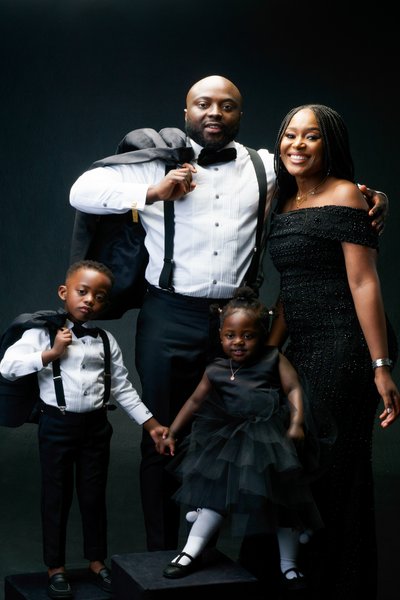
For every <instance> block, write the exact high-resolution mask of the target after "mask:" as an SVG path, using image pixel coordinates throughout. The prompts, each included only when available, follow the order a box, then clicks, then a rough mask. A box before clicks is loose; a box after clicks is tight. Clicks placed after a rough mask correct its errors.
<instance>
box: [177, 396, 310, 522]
mask: <svg viewBox="0 0 400 600" xmlns="http://www.w3.org/2000/svg"><path fill="white" fill-rule="evenodd" d="M288 411H289V409H288V406H285V405H282V403H281V399H280V397H279V394H278V393H274V392H271V394H270V395H269V397H268V402H265V397H264V400H263V410H262V411H259V412H258V414H257V415H254V414H228V413H227V412H226V410H224V408H222V407H221V406H218V405H217V404H215V403H212V402H207V403H206V404H205V407H204V410H202V412H201V413H200V414H199V415H198V416H197V417H196V419H195V421H194V423H193V427H192V432H191V434H190V435H188V436H187V437H186V438H185V440H183V442H182V444H181V446H180V447H179V450H178V452H177V454H176V456H175V457H174V458H173V459H172V460H171V463H170V465H169V467H168V469H169V470H170V471H172V472H173V473H174V474H175V476H176V477H178V478H179V480H180V482H181V485H180V487H179V489H178V490H177V492H176V493H175V495H174V499H175V500H176V501H177V502H179V503H181V504H183V505H185V506H188V507H192V508H198V507H199V508H204V507H207V508H211V509H213V510H215V511H217V512H220V513H222V514H224V515H231V516H233V517H235V520H236V522H237V523H241V526H238V527H237V528H236V529H237V533H239V534H242V533H243V529H245V530H247V532H248V524H247V525H246V523H247V521H248V516H249V515H250V514H251V515H253V518H252V519H251V521H252V522H253V523H254V521H256V528H257V532H259V531H261V530H262V531H271V530H275V529H276V527H277V526H293V527H297V528H299V529H308V528H311V529H317V528H320V527H321V526H322V521H321V518H320V515H319V512H318V510H317V508H316V506H315V503H314V500H313V497H312V495H311V492H310V489H309V485H308V474H307V471H306V470H305V469H304V464H303V461H304V459H306V457H305V454H307V453H308V450H305V448H306V447H305V446H303V449H302V451H301V452H300V454H299V452H298V449H297V448H296V446H295V444H294V443H293V441H292V440H290V439H289V438H288V437H287V435H286V427H287V426H286V425H285V424H287V422H288V416H289V414H288ZM306 446H307V444H306ZM311 451H312V452H313V453H314V450H311ZM306 460H307V459H306ZM255 514H257V515H259V518H257V519H254V515H255ZM240 515H241V517H242V518H240V519H239V518H238V517H239V516H240ZM243 517H245V518H244V519H243Z"/></svg>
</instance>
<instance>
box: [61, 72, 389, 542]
mask: <svg viewBox="0 0 400 600" xmlns="http://www.w3.org/2000/svg"><path fill="white" fill-rule="evenodd" d="M241 116H242V96H241V94H240V91H239V90H238V88H237V87H236V86H235V85H234V84H233V83H232V82H231V81H229V80H228V79H226V78H224V77H220V76H216V75H214V76H210V77H206V78H205V79H202V80H200V81H198V82H197V83H195V84H194V85H193V86H192V87H191V88H190V90H189V92H188V95H187V98H186V109H185V123H186V133H187V136H188V143H189V144H190V146H191V148H192V149H193V153H194V158H193V160H191V162H190V163H184V164H183V165H182V166H178V168H176V169H172V170H170V171H169V172H168V173H167V174H165V163H164V162H163V161H161V160H150V161H147V162H142V163H138V164H118V165H113V166H106V167H99V168H94V169H91V170H89V171H87V172H86V173H84V174H83V175H81V177H79V178H78V180H77V181H76V182H75V184H74V185H73V186H72V189H71V196H70V202H71V204H72V206H73V207H75V208H77V209H79V210H80V211H83V212H87V213H95V214H107V213H125V212H127V211H130V210H131V209H135V210H137V211H139V213H140V218H141V221H142V223H143V226H144V228H145V230H146V246H147V249H148V251H149V264H148V267H147V270H146V279H147V281H148V283H149V289H148V292H147V294H146V297H145V299H144V303H143V306H142V308H141V310H140V313H139V316H138V322H137V335H136V367H137V370H138V373H139V376H140V379H141V384H142V390H143V393H142V398H143V402H144V403H145V404H146V405H147V406H148V407H149V409H150V410H151V411H152V413H153V414H154V416H155V417H156V418H157V419H158V420H159V421H160V422H162V423H171V422H172V420H173V419H174V417H175V416H176V414H177V412H178V411H179V409H180V407H181V406H182V404H183V403H184V401H185V400H186V399H187V398H188V397H189V395H190V394H191V393H192V391H193V390H194V388H195V387H196V385H197V383H198V382H199V381H200V378H201V376H202V374H203V371H204V368H205V365H206V363H207V361H208V359H209V357H210V356H212V353H214V352H215V351H216V350H215V347H213V343H216V342H215V341H214V340H215V339H216V335H215V334H217V333H218V323H217V322H216V321H215V319H213V318H212V317H211V316H210V311H209V307H210V304H214V303H216V302H219V303H220V305H221V306H222V305H224V304H225V303H226V302H227V301H228V300H229V299H230V298H232V296H233V293H234V290H235V289H236V288H237V287H238V286H239V285H240V284H242V283H243V281H244V280H245V279H246V272H247V270H248V268H249V266H250V262H251V258H252V255H253V250H254V246H255V235H256V225H257V208H258V203H259V189H258V185H257V179H256V177H255V171H254V167H253V164H252V161H251V159H250V156H249V153H248V152H247V150H246V148H245V147H244V146H243V145H241V144H239V143H238V142H236V141H234V140H235V138H236V136H237V134H238V132H239V124H240V119H241ZM226 148H231V149H233V150H236V158H233V159H232V160H230V162H222V157H221V158H220V159H218V156H217V158H216V162H215V163H212V164H204V163H203V164H201V163H202V157H203V154H202V153H201V151H202V150H203V149H207V150H210V151H215V152H219V151H220V150H222V149H224V150H225V149H226ZM258 154H259V156H260V157H261V159H262V161H263V163H264V166H265V171H266V174H267V181H268V193H267V202H266V214H268V212H269V209H270V205H271V200H272V195H273V188H274V182H275V174H274V168H273V154H270V153H269V152H268V151H267V150H264V149H262V150H259V151H258ZM214 159H215V157H214ZM373 200H374V202H375V204H376V205H377V206H375V207H374V209H373V210H374V212H376V211H377V209H378V208H379V206H380V207H382V206H383V207H385V199H384V197H383V196H380V195H379V194H378V193H375V195H374V197H373ZM163 201H164V202H163ZM169 202H173V203H174V212H175V217H174V220H175V235H174V245H173V282H172V284H173V289H172V288H171V289H170V290H165V289H161V288H160V285H159V277H160V273H161V271H162V267H163V258H164V203H166V204H167V203H169ZM377 226H378V227H379V226H381V224H380V221H379V219H378V223H377ZM153 447H154V444H153V442H152V440H151V438H150V437H149V436H148V435H144V436H143V439H142V445H141V450H142V463H141V470H140V480H141V494H142V505H143V511H144V518H145V525H146V533H147V546H148V549H149V550H169V549H175V548H177V545H178V530H179V511H178V508H177V506H176V505H175V503H174V501H173V500H171V495H172V493H173V491H174V489H175V487H176V482H175V481H174V480H173V479H172V477H171V476H170V475H169V474H168V472H167V471H166V470H165V466H166V464H167V463H166V461H168V458H166V457H164V456H161V455H158V454H157V453H156V452H155V451H154V448H153Z"/></svg>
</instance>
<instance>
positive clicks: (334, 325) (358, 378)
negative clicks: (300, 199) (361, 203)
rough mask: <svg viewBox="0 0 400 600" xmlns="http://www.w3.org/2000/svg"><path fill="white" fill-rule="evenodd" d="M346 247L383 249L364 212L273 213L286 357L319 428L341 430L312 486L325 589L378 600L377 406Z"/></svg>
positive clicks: (344, 596)
mask: <svg viewBox="0 0 400 600" xmlns="http://www.w3.org/2000/svg"><path fill="white" fill-rule="evenodd" d="M342 242H348V243H352V244H361V245H364V246H368V247H371V248H377V246H378V237H377V234H376V232H375V231H374V230H373V229H372V227H371V225H370V221H369V217H368V214H367V212H366V211H364V210H361V209H353V208H349V207H342V206H324V207H318V208H306V209H301V210H297V211H292V212H288V213H282V214H275V215H274V216H273V219H272V224H271V232H270V238H269V252H270V255H271V258H272V261H273V264H274V265H275V267H276V269H277V270H278V272H279V274H280V277H281V299H282V302H283V307H284V315H285V321H286V324H287V328H288V332H289V343H288V347H287V349H286V350H285V354H286V355H287V357H288V358H289V360H291V362H292V363H293V365H294V366H295V367H296V369H297V370H298V371H299V372H300V373H301V374H302V376H303V377H304V380H305V382H306V384H307V386H308V394H309V400H310V405H311V410H312V413H313V416H314V418H315V419H316V421H317V422H318V421H319V423H320V426H321V434H322V436H323V430H324V419H326V418H327V415H328V418H329V421H330V423H335V426H336V428H337V438H336V441H335V443H334V444H333V446H332V448H330V450H329V454H328V456H327V457H326V460H327V465H328V467H327V470H326V472H325V474H324V475H323V476H322V477H321V478H320V479H319V480H318V481H317V482H316V484H315V485H314V486H313V491H314V494H315V498H316V501H317V505H318V506H319V509H320V510H321V515H322V518H323V520H324V522H325V526H326V534H327V546H328V557H327V558H326V559H325V565H324V567H326V566H327V565H329V566H328V571H329V568H331V569H332V570H331V571H330V574H329V572H327V573H326V574H325V575H326V580H325V584H326V583H327V581H329V580H330V578H331V579H332V581H331V582H330V588H329V590H330V591H329V593H331V594H332V595H331V596H329V595H328V596H325V597H326V598H328V597H329V598H332V599H333V598H335V600H339V599H340V600H347V599H348V598H352V597H354V596H355V595H357V594H359V593H361V592H362V591H365V594H366V595H365V596H364V597H365V598H368V599H370V598H371V599H372V598H375V595H374V589H375V586H376V579H375V576H376V562H375V560H376V548H375V530H374V520H373V483H372V468H371V446H372V431H373V424H374V419H375V413H376V408H377V404H378V400H379V398H378V394H377V391H376V388H375V385H374V380H373V370H372V368H371V359H370V354H369V352H368V348H367V345H366V342H365V339H364V336H363V333H362V331H361V328H360V325H359V322H358V319H357V315H356V311H355V307H354V303H353V299H352V295H351V292H350V288H349V284H348V281H347V276H346V268H345V262H344V256H343V251H342Z"/></svg>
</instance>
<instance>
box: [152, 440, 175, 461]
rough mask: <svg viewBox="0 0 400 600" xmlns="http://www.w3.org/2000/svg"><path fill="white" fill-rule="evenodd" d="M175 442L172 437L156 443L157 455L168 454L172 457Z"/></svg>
mask: <svg viewBox="0 0 400 600" xmlns="http://www.w3.org/2000/svg"><path fill="white" fill-rule="evenodd" d="M175 444H176V440H175V438H174V437H173V436H172V435H168V436H165V437H162V438H161V439H160V440H159V441H158V443H156V450H157V452H158V453H159V454H169V455H170V456H174V454H175Z"/></svg>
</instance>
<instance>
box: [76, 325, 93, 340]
mask: <svg viewBox="0 0 400 600" xmlns="http://www.w3.org/2000/svg"><path fill="white" fill-rule="evenodd" d="M72 331H73V332H74V334H75V335H76V337H77V338H81V337H84V336H85V335H91V336H92V337H94V338H95V337H97V336H98V333H99V330H98V329H97V327H84V326H83V325H81V324H80V323H74V326H73V327H72Z"/></svg>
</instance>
